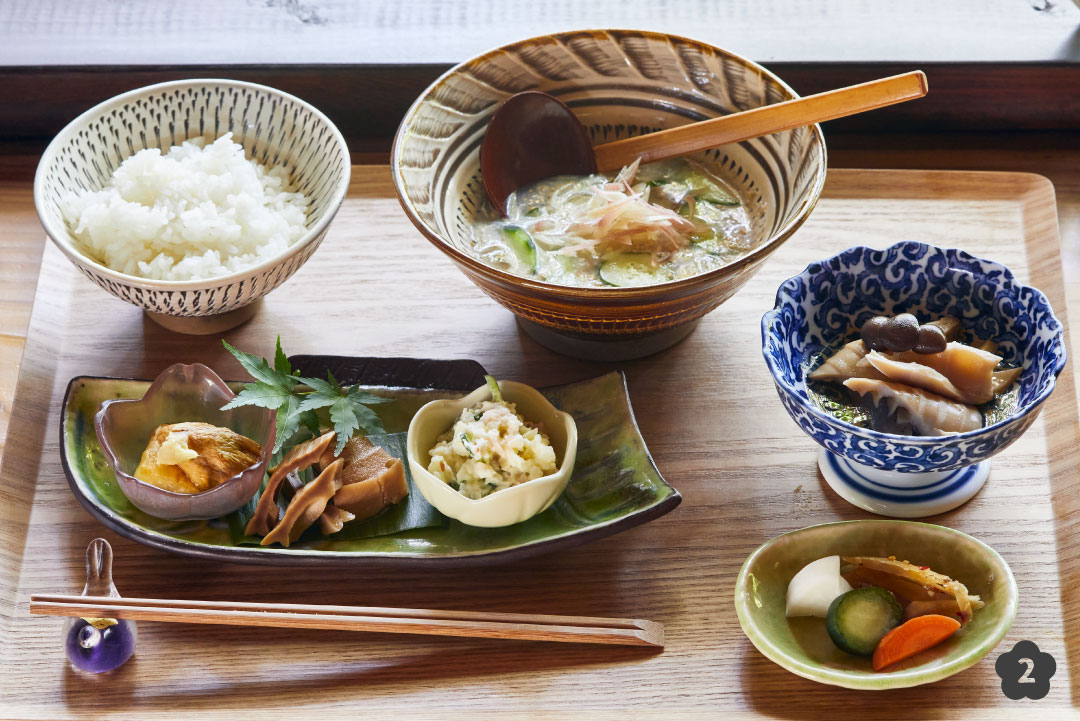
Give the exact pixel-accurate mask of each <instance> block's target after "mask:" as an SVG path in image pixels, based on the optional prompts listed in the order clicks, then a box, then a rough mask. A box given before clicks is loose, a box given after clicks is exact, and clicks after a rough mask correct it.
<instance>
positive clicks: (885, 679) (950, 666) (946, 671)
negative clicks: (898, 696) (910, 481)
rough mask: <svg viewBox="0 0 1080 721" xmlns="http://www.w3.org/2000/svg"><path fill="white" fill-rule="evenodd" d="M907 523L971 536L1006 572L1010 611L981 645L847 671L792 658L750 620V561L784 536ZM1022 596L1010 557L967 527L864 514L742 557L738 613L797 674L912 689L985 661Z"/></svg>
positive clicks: (833, 682)
mask: <svg viewBox="0 0 1080 721" xmlns="http://www.w3.org/2000/svg"><path fill="white" fill-rule="evenodd" d="M868 524H873V525H893V526H896V525H901V524H902V525H904V526H914V527H921V528H923V529H925V531H926V532H929V533H942V532H944V533H951V534H955V535H957V536H960V537H961V538H964V539H965V540H966V541H969V542H971V543H974V544H975V546H976V547H978V548H980V549H981V550H982V551H983V552H984V553H985V554H986V555H987V556H988V557H989V558H990V559H991V560H992V561H993V562H994V565H995V566H997V567H998V568H999V569H1001V571H1003V573H1004V575H1005V581H1006V583H1005V585H1006V587H1007V589H1008V594H1009V599H1008V600H1009V603H1008V605H1007V609H1006V613H1004V614H1003V615H1002V616H1001V617H1000V618H999V619H998V620H997V623H996V624H995V625H994V626H993V632H992V633H991V634H990V635H989V636H987V637H986V639H985V640H983V641H982V643H980V644H979V645H977V646H975V647H974V648H972V649H970V650H968V651H967V652H965V653H964V654H962V655H960V656H958V657H957V658H955V659H952V660H951V661H948V662H946V663H944V664H941V665H940V666H935V667H933V668H929V669H925V670H920V669H919V668H918V667H914V668H909V669H904V670H902V671H894V672H889V673H880V674H874V675H869V674H860V673H853V672H848V671H842V670H838V669H832V668H825V667H823V666H820V665H816V664H810V663H805V662H803V661H800V660H798V659H795V658H792V657H791V656H790V655H788V654H787V653H785V652H784V651H782V650H781V649H779V648H777V647H776V646H775V645H774V644H773V643H772V642H771V641H770V640H769V639H768V637H767V636H766V635H765V634H764V633H763V632H762V631H761V630H760V629H759V628H758V627H757V625H756V624H755V623H754V622H753V621H752V620H751V619H750V611H749V608H748V606H747V604H748V603H749V600H748V599H749V596H750V594H748V593H747V583H748V575H749V570H750V568H751V566H753V564H754V562H755V561H756V560H757V558H758V556H760V555H761V554H763V553H764V552H765V551H767V550H768V549H769V548H770V547H771V546H772V545H774V544H775V543H777V542H778V541H780V540H781V539H783V538H786V537H788V536H793V535H796V534H800V533H805V532H809V531H812V530H815V529H821V528H828V527H833V528H838V527H843V526H856V525H868ZM1019 605H1020V598H1019V591H1018V589H1017V586H1016V579H1015V578H1014V577H1013V572H1012V569H1011V568H1009V564H1008V563H1006V562H1005V559H1004V558H1002V557H1001V556H1000V555H999V554H998V552H997V551H995V550H994V549H993V548H991V547H990V546H988V545H987V544H985V543H983V542H982V541H980V540H979V539H977V538H975V537H974V536H970V535H968V534H966V533H964V532H963V531H958V530H956V529H955V528H949V527H947V526H939V525H936V524H933V523H922V522H919V521H902V520H895V519H872V520H871V519H862V520H853V521H834V522H831V523H818V524H815V525H812V526H806V527H805V528H799V529H796V530H794V531H788V532H787V533H783V534H781V535H779V536H776V537H775V538H773V539H771V540H769V541H766V542H765V543H763V544H761V545H760V546H758V547H757V549H755V550H754V552H753V553H751V554H750V555H749V556H748V557H747V559H746V560H745V561H744V562H743V564H742V567H741V568H740V569H739V575H738V578H737V579H736V581H735V612H736V614H737V615H738V617H739V625H740V626H741V627H742V630H743V633H744V634H746V637H747V638H748V639H750V642H751V643H752V644H753V645H754V647H755V648H756V649H757V650H758V651H760V652H761V653H762V654H763V655H764V656H765V657H766V658H768V659H769V660H770V661H772V662H773V663H775V664H777V665H778V666H780V667H781V668H783V669H785V670H787V671H790V672H791V673H793V674H795V675H796V676H802V677H803V678H807V679H810V680H811V681H817V682H818V683H823V684H827V685H830V686H840V687H843V688H850V689H858V690H868V691H885V690H888V689H896V688H909V687H912V686H921V685H923V684H927V683H933V682H935V681H940V680H942V679H944V678H948V677H949V676H952V675H954V674H957V673H959V672H960V671H963V670H964V669H967V668H970V667H971V666H973V665H975V664H976V663H978V662H979V661H980V660H982V659H983V658H984V657H985V656H986V655H987V654H988V653H990V651H992V650H993V649H994V647H995V646H997V645H998V644H999V643H1000V642H1001V639H1003V638H1004V637H1005V634H1006V633H1008V631H1009V629H1010V628H1011V627H1012V624H1013V621H1014V620H1015V619H1016V613H1017V610H1018V609H1019Z"/></svg>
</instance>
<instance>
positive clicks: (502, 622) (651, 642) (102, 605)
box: [30, 594, 664, 648]
mask: <svg viewBox="0 0 1080 721" xmlns="http://www.w3.org/2000/svg"><path fill="white" fill-rule="evenodd" d="M30 613H32V614H36V615H43V616H77V617H85V618H101V617H104V618H124V619H128V620H132V621H167V622H175V623H207V624H221V625H229V626H273V627H276V628H321V629H330V630H337V631H373V632H380V633H418V634H428V635H435V636H470V637H476V638H505V639H516V640H527V641H561V642H565V643H604V644H618V645H626V646H656V647H660V648H663V646H664V627H663V625H662V624H659V623H656V622H654V621H644V620H639V619H627V618H599V617H591V616H550V615H542V614H524V613H496V612H490V613H489V612H484V611H435V610H428V609H420V608H379V607H370V606H317V605H309V604H297V603H243V602H232V601H185V600H177V599H155V598H109V597H105V596H76V595H64V594H35V595H33V596H31V597H30Z"/></svg>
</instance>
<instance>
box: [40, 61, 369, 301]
mask: <svg viewBox="0 0 1080 721" xmlns="http://www.w3.org/2000/svg"><path fill="white" fill-rule="evenodd" d="M192 87H194V88H211V87H221V88H246V89H249V90H256V91H258V92H261V93H266V94H268V95H275V96H277V97H279V98H281V99H282V100H284V101H285V102H287V103H290V104H292V105H295V106H297V107H300V108H303V109H304V110H306V111H307V112H309V113H311V114H312V115H313V116H314V117H315V118H316V119H318V121H319V122H321V123H324V124H325V125H326V127H327V129H328V130H329V131H330V138H331V141H332V145H333V147H335V148H336V149H337V151H338V152H340V153H341V154H342V155H343V157H344V159H345V162H344V167H345V172H344V173H342V175H341V177H340V178H339V179H338V183H337V187H336V188H334V194H333V195H332V196H331V198H330V200H329V201H328V202H327V204H326V212H325V213H323V217H321V218H319V220H318V222H317V223H315V225H314V226H312V227H311V228H309V229H308V230H307V232H306V233H304V235H302V236H301V237H300V238H299V239H298V240H297V241H296V242H295V243H293V244H292V245H290V246H289V247H288V248H286V249H285V250H284V251H282V252H281V253H279V254H278V255H275V256H274V257H272V258H267V259H266V260H264V261H262V262H260V263H257V264H255V265H252V266H249V267H247V268H241V269H240V270H237V271H233V272H231V273H226V274H224V275H217V276H213V277H211V278H197V279H193V280H157V279H155V278H143V277H142V276H138V275H129V274H127V273H121V272H120V271H118V270H113V269H112V268H109V267H108V266H106V265H104V264H102V263H100V262H99V261H97V260H95V259H94V258H91V257H90V256H88V255H86V253H84V252H83V251H82V250H80V249H79V246H78V244H77V243H76V242H75V240H74V239H73V237H72V235H71V232H70V231H69V230H68V228H67V226H66V225H64V224H61V225H60V227H59V228H58V227H57V226H56V225H55V224H54V223H53V222H52V221H51V220H50V219H49V218H48V217H47V215H46V214H45V213H43V212H42V208H44V207H45V206H46V205H48V201H47V200H46V199H45V192H44V186H45V176H46V175H47V174H48V173H49V172H51V171H52V167H53V164H54V163H55V162H56V156H57V155H58V154H59V152H60V148H61V147H63V146H64V145H65V144H66V143H68V142H70V140H71V138H72V137H73V136H75V134H76V133H78V132H79V131H80V130H81V129H82V128H83V127H84V126H85V125H87V124H88V123H89V122H90V121H91V120H94V119H95V118H97V117H98V116H103V115H105V113H107V112H108V111H110V110H112V109H113V108H117V107H122V106H124V105H127V104H128V103H130V102H132V101H134V100H137V99H139V98H142V97H144V96H146V95H150V94H152V93H157V92H161V91H167V90H182V89H186V88H192ZM351 176H352V156H351V155H350V154H349V146H348V144H347V143H346V142H345V136H344V135H342V134H341V131H340V130H338V128H337V126H336V125H334V123H333V122H332V121H331V120H330V118H328V117H327V116H326V114H325V113H323V112H322V111H321V110H319V109H318V108H316V107H315V106H314V105H312V104H311V103H309V102H307V101H305V100H301V99H300V98H298V97H296V96H295V95H291V94H290V93H286V92H285V91H283V90H278V89H277V88H272V87H270V86H269V85H260V84H259V83H249V82H246V81H244V80H229V79H227V78H191V79H184V80H169V81H166V82H163V83H155V84H153V85H146V86H144V87H141V88H135V89H134V90H128V91H126V92H123V93H120V94H119V95H114V96H113V97H111V98H109V99H107V100H103V101H102V102H100V103H98V104H97V105H95V106H93V107H92V108H90V109H89V110H86V111H85V112H83V113H81V114H80V115H79V116H78V117H77V118H75V119H74V120H72V121H71V122H70V123H68V124H67V125H65V126H64V129H63V130H61V131H60V132H59V133H57V134H56V137H55V138H53V139H52V142H50V143H49V145H48V146H47V147H46V148H45V152H44V153H42V154H41V159H40V160H39V161H38V166H37V171H36V172H35V173H34V207H35V208H36V209H37V213H38V219H39V220H40V221H41V225H42V226H43V227H44V228H45V233H46V235H48V236H49V239H50V240H52V241H53V242H54V243H55V244H56V245H57V247H59V248H60V250H62V251H63V252H64V255H66V256H68V258H69V259H71V260H72V262H74V263H76V264H78V265H84V266H86V267H87V268H88V269H90V270H92V271H93V272H94V273H96V274H98V275H101V276H104V277H106V278H110V279H112V280H114V281H117V282H119V283H122V284H124V285H127V286H131V287H137V288H144V289H147V290H163V291H185V290H204V289H206V288H216V287H219V286H223V285H229V284H230V283H233V282H236V281H238V280H242V279H244V278H250V277H252V276H254V275H257V274H258V273H260V272H262V271H265V270H267V269H268V268H272V267H274V266H276V265H280V264H281V263H283V262H284V261H285V260H287V259H289V258H291V257H292V256H294V255H296V254H297V253H299V252H300V251H301V250H303V249H304V248H305V247H306V246H308V245H310V244H311V242H312V241H314V240H315V239H316V238H318V237H320V236H321V235H322V234H323V233H324V232H326V229H327V228H328V227H329V226H330V223H331V222H332V221H333V219H334V216H335V215H337V211H338V209H339V208H340V207H341V204H342V202H344V200H345V195H346V193H348V190H349V181H350V178H351Z"/></svg>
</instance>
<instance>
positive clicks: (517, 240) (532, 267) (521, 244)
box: [502, 225, 536, 273]
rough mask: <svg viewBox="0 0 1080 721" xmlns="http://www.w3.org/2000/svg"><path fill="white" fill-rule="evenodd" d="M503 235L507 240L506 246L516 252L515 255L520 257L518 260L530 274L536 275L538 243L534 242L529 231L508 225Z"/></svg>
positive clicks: (503, 229)
mask: <svg viewBox="0 0 1080 721" xmlns="http://www.w3.org/2000/svg"><path fill="white" fill-rule="evenodd" d="M502 234H503V237H504V238H506V244H507V245H508V246H510V249H511V250H512V251H514V255H516V256H517V257H518V260H520V261H521V262H522V263H523V264H524V265H525V267H526V268H528V269H529V272H530V273H535V272H536V243H534V242H533V239H532V236H531V235H529V233H528V231H526V230H524V229H523V228H519V227H517V226H516V225H506V226H503V228H502Z"/></svg>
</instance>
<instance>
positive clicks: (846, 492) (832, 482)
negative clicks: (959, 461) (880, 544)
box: [818, 448, 990, 518]
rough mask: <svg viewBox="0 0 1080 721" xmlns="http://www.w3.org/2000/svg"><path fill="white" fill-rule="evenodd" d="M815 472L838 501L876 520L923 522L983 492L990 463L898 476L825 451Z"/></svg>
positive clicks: (821, 454) (899, 473)
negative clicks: (980, 491)
mask: <svg viewBox="0 0 1080 721" xmlns="http://www.w3.org/2000/svg"><path fill="white" fill-rule="evenodd" d="M818 468H820V469H821V475H822V476H823V477H824V478H825V482H826V483H828V484H829V487H830V488H832V489H833V490H834V491H836V492H837V493H838V494H839V495H840V497H841V498H843V499H844V500H845V501H847V502H848V503H850V504H852V505H854V506H858V507H859V508H861V509H863V510H865V511H870V512H871V513H876V514H878V515H879V516H891V517H893V518H923V517H925V516H934V515H937V514H938V513H945V512H946V511H951V510H952V509H954V508H956V507H957V506H961V505H963V504H965V503H967V502H968V501H969V500H970V499H971V497H972V496H974V495H975V494H976V493H978V492H979V490H980V489H982V487H983V484H984V483H986V477H987V476H988V475H989V474H990V461H982V462H981V463H976V464H974V465H971V466H965V467H963V468H957V469H956V470H952V471H930V472H927V473H901V472H900V471H886V470H882V469H880V468H873V467H871V466H864V465H863V464H861V463H856V462H855V461H852V460H849V459H847V458H844V457H843V456H839V455H837V454H835V453H833V452H832V451H829V450H826V449H825V448H820V449H818Z"/></svg>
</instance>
